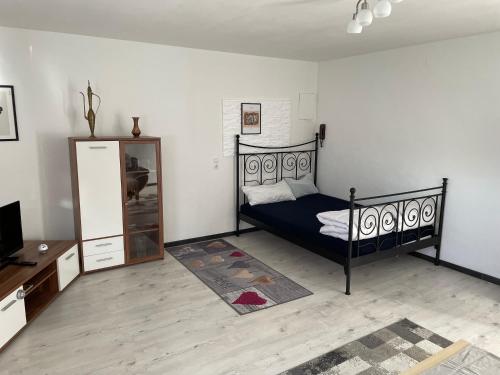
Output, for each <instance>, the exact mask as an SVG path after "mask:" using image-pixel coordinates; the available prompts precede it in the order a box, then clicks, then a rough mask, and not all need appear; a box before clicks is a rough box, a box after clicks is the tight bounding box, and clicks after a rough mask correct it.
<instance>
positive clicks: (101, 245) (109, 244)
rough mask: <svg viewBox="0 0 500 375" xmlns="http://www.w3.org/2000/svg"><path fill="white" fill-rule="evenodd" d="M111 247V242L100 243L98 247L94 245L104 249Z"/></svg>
mask: <svg viewBox="0 0 500 375" xmlns="http://www.w3.org/2000/svg"><path fill="white" fill-rule="evenodd" d="M111 245H113V243H112V242H106V243H100V244H98V245H95V247H105V246H111Z"/></svg>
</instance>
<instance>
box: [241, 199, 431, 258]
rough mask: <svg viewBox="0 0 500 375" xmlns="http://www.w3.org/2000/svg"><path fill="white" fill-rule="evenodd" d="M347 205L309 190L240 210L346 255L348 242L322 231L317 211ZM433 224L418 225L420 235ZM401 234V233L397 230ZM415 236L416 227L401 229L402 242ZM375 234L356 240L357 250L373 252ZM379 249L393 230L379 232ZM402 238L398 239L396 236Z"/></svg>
mask: <svg viewBox="0 0 500 375" xmlns="http://www.w3.org/2000/svg"><path fill="white" fill-rule="evenodd" d="M347 208H349V202H348V201H345V200H342V199H338V198H334V197H330V196H327V195H323V194H311V195H307V196H305V197H302V198H299V199H297V200H296V201H287V202H279V203H269V204H262V205H257V206H250V205H249V204H248V203H246V204H244V205H242V206H241V213H243V214H245V215H247V216H249V217H251V218H253V219H255V220H258V221H260V222H262V223H264V224H266V225H268V226H270V227H273V228H276V229H278V230H281V231H287V232H289V233H293V234H294V235H296V236H298V237H300V238H303V239H304V240H307V241H308V242H309V243H312V244H314V245H316V246H320V247H322V248H325V249H329V250H331V251H332V252H335V253H337V254H339V255H342V256H347V248H348V242H347V241H344V240H341V239H340V238H335V237H331V236H327V235H324V234H321V233H320V232H319V229H320V228H321V226H322V224H321V223H320V222H319V220H318V219H317V218H316V214H318V213H320V212H325V211H338V210H345V209H347ZM432 232H433V229H432V227H424V228H421V235H422V236H425V235H429V234H432ZM399 236H401V234H399ZM416 239H417V231H416V230H409V231H405V232H404V240H403V242H410V241H414V240H416ZM376 241H377V239H376V238H372V239H367V240H362V241H360V242H359V254H360V255H366V254H369V253H373V252H374V251H375V249H376ZM380 241H381V243H382V246H381V249H382V250H387V249H390V248H392V247H394V246H395V245H396V234H395V233H391V234H387V235H384V236H380ZM399 241H401V239H399ZM357 250H358V242H357V241H356V242H354V243H353V255H352V256H353V258H355V257H356V256H357Z"/></svg>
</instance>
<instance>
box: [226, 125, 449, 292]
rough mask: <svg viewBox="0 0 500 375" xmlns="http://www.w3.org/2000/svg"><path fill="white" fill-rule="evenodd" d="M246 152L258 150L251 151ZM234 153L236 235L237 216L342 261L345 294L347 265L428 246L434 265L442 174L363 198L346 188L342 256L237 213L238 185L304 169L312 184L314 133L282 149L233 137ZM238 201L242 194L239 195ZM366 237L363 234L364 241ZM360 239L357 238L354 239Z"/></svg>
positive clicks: (442, 197) (315, 159)
mask: <svg viewBox="0 0 500 375" xmlns="http://www.w3.org/2000/svg"><path fill="white" fill-rule="evenodd" d="M252 150H261V151H259V152H255V151H253V152H252ZM235 156H236V235H237V236H239V235H240V220H243V221H245V222H247V223H249V224H252V225H255V226H256V227H258V228H261V229H264V230H266V231H268V232H271V233H273V234H276V235H278V236H280V237H282V238H284V239H286V240H288V241H291V242H293V243H295V244H297V245H299V246H302V247H304V248H305V249H307V250H310V251H312V252H315V253H317V254H319V255H321V256H323V257H325V258H328V259H330V260H333V261H334V262H336V263H339V264H341V265H343V266H344V272H345V275H346V291H345V294H346V295H350V294H351V269H352V267H356V266H361V265H364V264H367V263H371V262H374V261H377V260H380V259H385V258H388V257H392V256H398V255H402V254H408V253H412V252H415V251H417V250H421V249H425V248H428V247H432V246H434V247H435V249H436V255H435V258H434V264H435V265H436V266H438V265H439V264H440V252H441V239H442V234H443V221H444V209H445V203H446V191H447V184H448V179H447V178H443V182H442V185H441V186H437V187H432V188H427V189H419V190H412V191H405V192H402V193H395V194H385V195H378V196H372V197H366V198H356V189H355V188H351V189H350V198H349V232H348V253H347V256H342V255H341V254H338V253H336V252H333V251H331V249H328V248H325V247H323V246H318V245H317V244H315V243H312V242H310V241H308V239H307V238H302V237H300V236H298V235H297V234H296V233H293V232H291V231H283V230H280V229H278V228H275V227H272V226H269V225H267V224H265V223H263V222H260V221H259V220H256V219H254V218H252V217H250V216H248V215H245V214H243V213H241V212H240V204H241V196H242V194H240V189H241V187H242V186H245V185H263V184H268V183H277V182H279V181H281V180H282V179H284V178H295V179H298V178H300V177H302V176H303V175H305V174H308V173H313V176H314V183H315V184H316V182H317V167H318V134H317V133H316V137H315V139H314V140H312V141H309V142H305V143H301V144H297V145H292V146H285V147H267V146H255V145H250V144H246V143H241V142H240V136H239V135H236V148H235ZM396 197H400V198H399V199H395V198H396ZM404 197H406V198H404ZM380 200H382V202H381V201H380ZM244 202H246V198H245V197H244V195H243V203H244ZM361 202H363V203H361ZM372 202H373V203H372ZM375 202H376V203H375ZM355 220H356V221H355ZM375 231H376V232H375ZM389 233H392V236H389V238H387V236H385V235H386V234H389ZM366 236H369V238H367V239H364V238H366ZM384 236H385V238H384ZM360 238H361V239H362V240H363V241H360V240H358V239H360ZM388 239H389V240H391V241H393V242H392V243H393V244H394V246H392V247H389V248H387V247H384V244H385V243H386V241H387V240H388ZM361 242H363V244H361ZM367 246H370V247H371V248H372V251H371V252H370V253H368V254H366V255H363V254H361V250H363V249H364V248H365V247H367Z"/></svg>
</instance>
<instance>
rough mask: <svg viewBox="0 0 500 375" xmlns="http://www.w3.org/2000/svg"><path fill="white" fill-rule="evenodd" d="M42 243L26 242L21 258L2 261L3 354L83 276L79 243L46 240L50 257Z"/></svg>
mask: <svg viewBox="0 0 500 375" xmlns="http://www.w3.org/2000/svg"><path fill="white" fill-rule="evenodd" d="M40 242H42V241H25V242H24V248H23V249H22V250H19V252H18V253H17V254H16V255H17V256H18V257H11V258H6V259H3V260H2V262H3V263H2V265H1V267H3V268H2V269H1V270H0V352H1V351H2V350H3V349H4V348H5V346H6V345H7V344H8V343H9V342H10V341H11V340H12V339H13V338H14V337H15V336H16V335H17V334H18V333H19V332H21V330H22V329H23V328H24V327H25V326H26V325H27V324H29V323H30V322H32V321H33V320H34V319H35V318H36V317H37V316H38V315H40V314H41V313H42V311H43V310H45V308H46V307H47V306H49V305H50V303H51V302H52V301H54V299H55V298H57V297H58V296H59V295H60V294H61V292H62V291H63V290H64V288H66V287H67V286H68V285H69V284H70V283H71V282H72V281H73V280H74V279H75V278H76V277H77V276H78V275H79V274H80V264H79V256H78V245H77V243H76V241H44V242H47V244H48V246H49V251H48V252H47V253H46V254H40V252H39V251H38V245H39V244H40ZM25 265H26V266H30V267H19V266H25Z"/></svg>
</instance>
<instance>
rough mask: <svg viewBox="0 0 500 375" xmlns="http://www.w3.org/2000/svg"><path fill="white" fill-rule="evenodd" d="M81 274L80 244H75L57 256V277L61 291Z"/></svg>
mask: <svg viewBox="0 0 500 375" xmlns="http://www.w3.org/2000/svg"><path fill="white" fill-rule="evenodd" d="M79 274H80V261H79V259H78V245H75V246H73V247H72V248H71V249H69V250H68V251H66V252H65V253H64V254H63V255H61V256H60V257H59V258H57V279H58V281H59V291H62V290H63V289H64V288H66V286H67V285H68V284H69V283H70V282H71V281H73V279H74V278H75V277H77V276H78V275H79Z"/></svg>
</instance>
